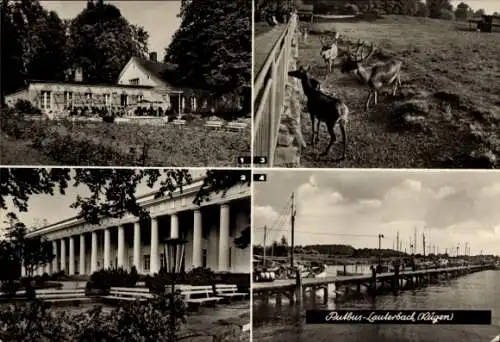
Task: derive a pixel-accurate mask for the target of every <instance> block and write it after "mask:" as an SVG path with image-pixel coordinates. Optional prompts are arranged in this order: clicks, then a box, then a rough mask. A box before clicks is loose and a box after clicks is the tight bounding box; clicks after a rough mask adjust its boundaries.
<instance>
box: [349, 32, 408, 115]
mask: <svg viewBox="0 0 500 342" xmlns="http://www.w3.org/2000/svg"><path fill="white" fill-rule="evenodd" d="M357 45H358V48H357V50H356V55H355V56H352V54H351V53H350V52H351V51H350V48H349V50H348V52H347V57H346V59H345V61H344V63H343V64H342V69H341V72H342V73H347V72H351V71H355V72H356V75H357V76H358V78H360V79H361V80H362V81H363V82H364V83H365V84H367V85H368V87H369V89H370V90H369V94H368V98H367V100H366V104H365V111H368V109H369V107H370V101H371V99H372V98H374V104H375V105H376V104H377V103H378V92H379V90H380V89H381V88H382V87H384V86H389V85H392V87H393V90H392V96H396V90H397V88H398V86H399V87H401V68H402V66H403V62H402V61H401V60H399V59H397V58H393V59H390V60H389V61H387V62H380V63H377V64H375V65H373V66H371V67H367V66H364V65H362V64H361V63H362V62H363V61H366V60H367V59H369V58H370V57H371V56H372V55H373V53H374V52H375V49H376V46H375V45H374V44H373V43H372V44H371V46H370V52H369V53H368V55H366V57H363V55H362V54H361V58H358V53H359V52H360V51H361V49H362V48H363V47H365V46H366V45H367V44H366V43H365V42H361V41H358V44H357Z"/></svg>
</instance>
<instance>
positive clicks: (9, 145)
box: [0, 132, 58, 165]
mask: <svg viewBox="0 0 500 342" xmlns="http://www.w3.org/2000/svg"><path fill="white" fill-rule="evenodd" d="M0 140H1V141H2V144H1V145H0V164H1V165H57V164H58V163H57V162H56V161H54V160H52V159H51V158H50V157H48V156H46V155H45V154H43V153H42V152H40V151H38V150H36V149H35V148H33V147H32V146H31V145H32V144H31V141H29V140H24V139H14V138H12V137H9V136H8V135H7V134H4V133H3V132H2V133H0Z"/></svg>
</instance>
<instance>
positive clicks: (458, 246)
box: [457, 245, 460, 258]
mask: <svg viewBox="0 0 500 342" xmlns="http://www.w3.org/2000/svg"><path fill="white" fill-rule="evenodd" d="M459 249H460V245H457V258H458V250H459Z"/></svg>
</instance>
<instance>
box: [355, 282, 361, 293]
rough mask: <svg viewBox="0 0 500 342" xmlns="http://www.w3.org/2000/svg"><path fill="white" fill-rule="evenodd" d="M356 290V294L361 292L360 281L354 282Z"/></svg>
mask: <svg viewBox="0 0 500 342" xmlns="http://www.w3.org/2000/svg"><path fill="white" fill-rule="evenodd" d="M356 292H357V293H358V294H361V283H357V284H356Z"/></svg>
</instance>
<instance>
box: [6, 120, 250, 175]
mask: <svg viewBox="0 0 500 342" xmlns="http://www.w3.org/2000/svg"><path fill="white" fill-rule="evenodd" d="M6 125H7V124H4V125H3V127H2V128H3V129H4V135H5V133H9V132H7V129H6V128H5V127H7V126H6ZM10 125H11V126H9V127H16V129H13V128H10V130H11V133H10V136H9V137H8V138H7V139H2V144H1V153H2V164H15V165H51V164H52V165H53V164H60V165H99V166H114V165H116V166H132V165H131V163H133V164H134V165H139V166H166V167H167V166H168V167H188V166H189V167H196V166H235V165H236V160H237V159H236V158H237V157H238V156H241V155H248V154H250V128H247V129H246V130H244V131H241V132H229V131H223V130H214V129H209V128H206V127H203V126H199V125H196V124H193V125H190V124H189V123H188V124H186V125H185V126H184V127H178V126H174V125H165V126H155V125H140V124H109V123H102V122H99V123H90V122H69V121H63V122H55V121H44V122H37V121H24V120H18V121H17V122H16V123H10ZM15 125H17V126H15ZM14 137H16V138H17V139H16V138H14ZM34 146H36V148H34ZM145 146H147V148H146V150H147V153H146V158H143V157H142V155H143V150H144V147H145ZM92 149H94V150H95V153H92V151H90V152H89V150H92ZM25 151H29V153H25ZM133 160H136V161H133Z"/></svg>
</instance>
